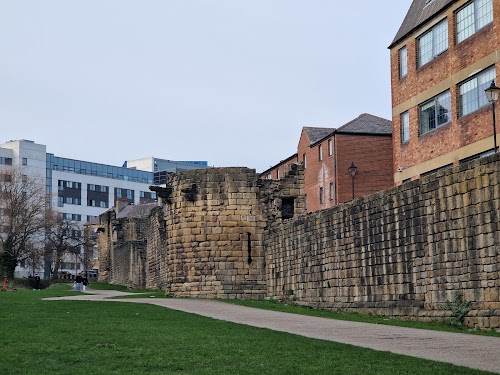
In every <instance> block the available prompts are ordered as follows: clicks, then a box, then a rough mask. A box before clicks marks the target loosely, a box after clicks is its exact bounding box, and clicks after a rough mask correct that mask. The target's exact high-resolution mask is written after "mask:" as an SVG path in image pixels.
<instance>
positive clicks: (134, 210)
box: [116, 203, 158, 219]
mask: <svg viewBox="0 0 500 375" xmlns="http://www.w3.org/2000/svg"><path fill="white" fill-rule="evenodd" d="M156 206H158V204H157V203H145V204H138V205H128V206H126V207H123V209H122V210H121V211H120V212H118V214H117V215H116V218H117V219H122V218H125V217H127V218H145V217H148V216H149V214H150V213H151V211H152V210H153V208H155V207H156Z"/></svg>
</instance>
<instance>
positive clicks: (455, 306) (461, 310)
mask: <svg viewBox="0 0 500 375" xmlns="http://www.w3.org/2000/svg"><path fill="white" fill-rule="evenodd" d="M443 309H444V310H448V311H451V314H452V318H451V324H452V325H457V326H458V325H463V324H464V319H465V317H466V316H467V314H468V313H469V311H470V310H471V309H472V306H471V303H470V302H468V301H465V300H464V299H463V297H462V292H460V291H456V292H455V293H453V300H452V301H446V302H445V304H444V306H443Z"/></svg>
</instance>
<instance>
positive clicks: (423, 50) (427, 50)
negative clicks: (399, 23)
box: [417, 19, 448, 68]
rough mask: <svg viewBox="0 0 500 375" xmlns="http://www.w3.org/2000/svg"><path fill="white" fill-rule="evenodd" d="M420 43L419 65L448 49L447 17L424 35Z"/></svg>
mask: <svg viewBox="0 0 500 375" xmlns="http://www.w3.org/2000/svg"><path fill="white" fill-rule="evenodd" d="M417 43H418V67H419V68H420V67H421V66H422V65H425V64H427V63H428V62H429V61H431V60H432V59H434V58H435V57H436V56H438V55H440V54H442V53H443V52H444V51H446V50H447V49H448V21H447V20H446V19H445V20H443V21H441V22H440V23H438V24H437V25H436V26H434V27H433V28H432V29H430V30H429V31H428V32H426V33H425V34H424V35H422V36H421V37H420V38H418V40H417Z"/></svg>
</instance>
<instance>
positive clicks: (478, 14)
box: [455, 0, 493, 43]
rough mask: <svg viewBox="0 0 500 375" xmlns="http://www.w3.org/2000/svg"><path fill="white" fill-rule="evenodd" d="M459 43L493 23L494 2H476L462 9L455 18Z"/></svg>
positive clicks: (478, 0) (481, 0)
mask: <svg viewBox="0 0 500 375" xmlns="http://www.w3.org/2000/svg"><path fill="white" fill-rule="evenodd" d="M455 21H456V27H457V43H460V42H462V41H464V40H465V39H467V38H468V37H470V36H471V35H473V34H475V33H476V32H478V31H479V30H480V29H482V28H483V27H484V26H486V25H488V24H489V23H491V22H493V2H492V0H474V1H471V2H470V3H469V4H467V5H466V6H465V7H463V8H462V9H460V10H459V11H458V12H457V14H456V17H455Z"/></svg>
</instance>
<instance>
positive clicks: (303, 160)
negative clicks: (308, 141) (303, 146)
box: [302, 154, 307, 169]
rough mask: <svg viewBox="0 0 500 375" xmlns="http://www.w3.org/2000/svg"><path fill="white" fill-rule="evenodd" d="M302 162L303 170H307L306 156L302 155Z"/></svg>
mask: <svg viewBox="0 0 500 375" xmlns="http://www.w3.org/2000/svg"><path fill="white" fill-rule="evenodd" d="M302 162H303V163H304V169H305V168H307V160H306V154H303V155H302Z"/></svg>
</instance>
